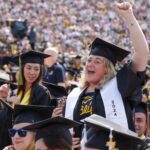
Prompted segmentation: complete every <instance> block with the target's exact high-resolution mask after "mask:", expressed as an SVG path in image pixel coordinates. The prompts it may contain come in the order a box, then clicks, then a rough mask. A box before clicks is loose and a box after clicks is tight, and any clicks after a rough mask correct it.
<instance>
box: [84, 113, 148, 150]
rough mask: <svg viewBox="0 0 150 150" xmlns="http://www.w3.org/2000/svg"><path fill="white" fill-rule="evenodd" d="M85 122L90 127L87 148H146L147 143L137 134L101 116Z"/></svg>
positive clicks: (126, 149) (92, 116)
mask: <svg viewBox="0 0 150 150" xmlns="http://www.w3.org/2000/svg"><path fill="white" fill-rule="evenodd" d="M84 121H85V122H86V124H87V125H88V126H89V129H88V131H87V142H86V143H85V146H86V147H88V148H97V149H102V150H108V148H112V149H115V148H116V150H118V149H119V150H131V149H132V148H133V147H136V146H139V145H140V146H143V147H144V146H146V143H145V142H144V141H143V140H141V139H140V138H138V135H137V134H136V133H135V132H132V131H130V130H129V129H126V128H123V127H122V126H120V125H118V124H116V123H114V122H112V121H109V120H106V119H105V118H103V117H101V116H98V115H95V114H93V115H91V116H90V117H87V118H86V119H85V120H84Z"/></svg>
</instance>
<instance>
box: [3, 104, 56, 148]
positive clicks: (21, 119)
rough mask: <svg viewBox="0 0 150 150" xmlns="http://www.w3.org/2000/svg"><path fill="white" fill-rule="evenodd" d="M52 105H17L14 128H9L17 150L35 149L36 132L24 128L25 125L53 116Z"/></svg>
mask: <svg viewBox="0 0 150 150" xmlns="http://www.w3.org/2000/svg"><path fill="white" fill-rule="evenodd" d="M52 110H53V108H52V107H49V106H37V105H18V104H16V105H15V108H14V112H13V120H14V121H13V128H10V129H8V131H9V135H10V137H11V140H12V144H13V145H11V146H8V147H6V148H4V150H5V149H7V148H10V147H13V148H14V149H15V150H34V148H35V147H34V146H35V145H34V139H35V132H34V131H30V130H22V128H23V127H25V126H27V125H31V124H33V123H35V122H37V121H40V120H43V119H46V118H49V117H51V114H52Z"/></svg>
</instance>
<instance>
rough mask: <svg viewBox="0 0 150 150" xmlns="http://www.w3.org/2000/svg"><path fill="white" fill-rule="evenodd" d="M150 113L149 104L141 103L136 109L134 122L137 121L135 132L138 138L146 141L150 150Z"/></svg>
mask: <svg viewBox="0 0 150 150" xmlns="http://www.w3.org/2000/svg"><path fill="white" fill-rule="evenodd" d="M148 117H149V116H148V112H147V104H146V103H145V102H141V103H139V104H138V105H137V106H136V107H135V112H134V120H135V131H136V133H137V134H138V136H139V137H140V138H141V139H142V140H144V141H145V142H146V143H147V144H148V146H149V148H150V138H149V137H148V134H147V132H148V125H149V123H148V121H149V119H148Z"/></svg>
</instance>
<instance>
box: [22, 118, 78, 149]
mask: <svg viewBox="0 0 150 150" xmlns="http://www.w3.org/2000/svg"><path fill="white" fill-rule="evenodd" d="M78 125H80V123H78V122H76V121H73V120H70V119H66V118H63V117H60V116H57V117H53V118H49V119H46V120H42V121H39V122H37V123H35V124H32V125H29V126H26V127H24V128H23V129H25V130H30V131H36V136H35V149H36V150H47V149H49V150H71V149H72V136H71V133H70V131H69V128H73V127H76V126H78Z"/></svg>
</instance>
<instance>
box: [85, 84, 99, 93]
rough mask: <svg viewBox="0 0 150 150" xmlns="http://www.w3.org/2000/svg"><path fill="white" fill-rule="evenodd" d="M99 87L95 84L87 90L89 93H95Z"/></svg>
mask: <svg viewBox="0 0 150 150" xmlns="http://www.w3.org/2000/svg"><path fill="white" fill-rule="evenodd" d="M96 87H97V85H95V84H91V85H90V86H89V87H88V88H87V90H86V91H87V92H95V89H96Z"/></svg>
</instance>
